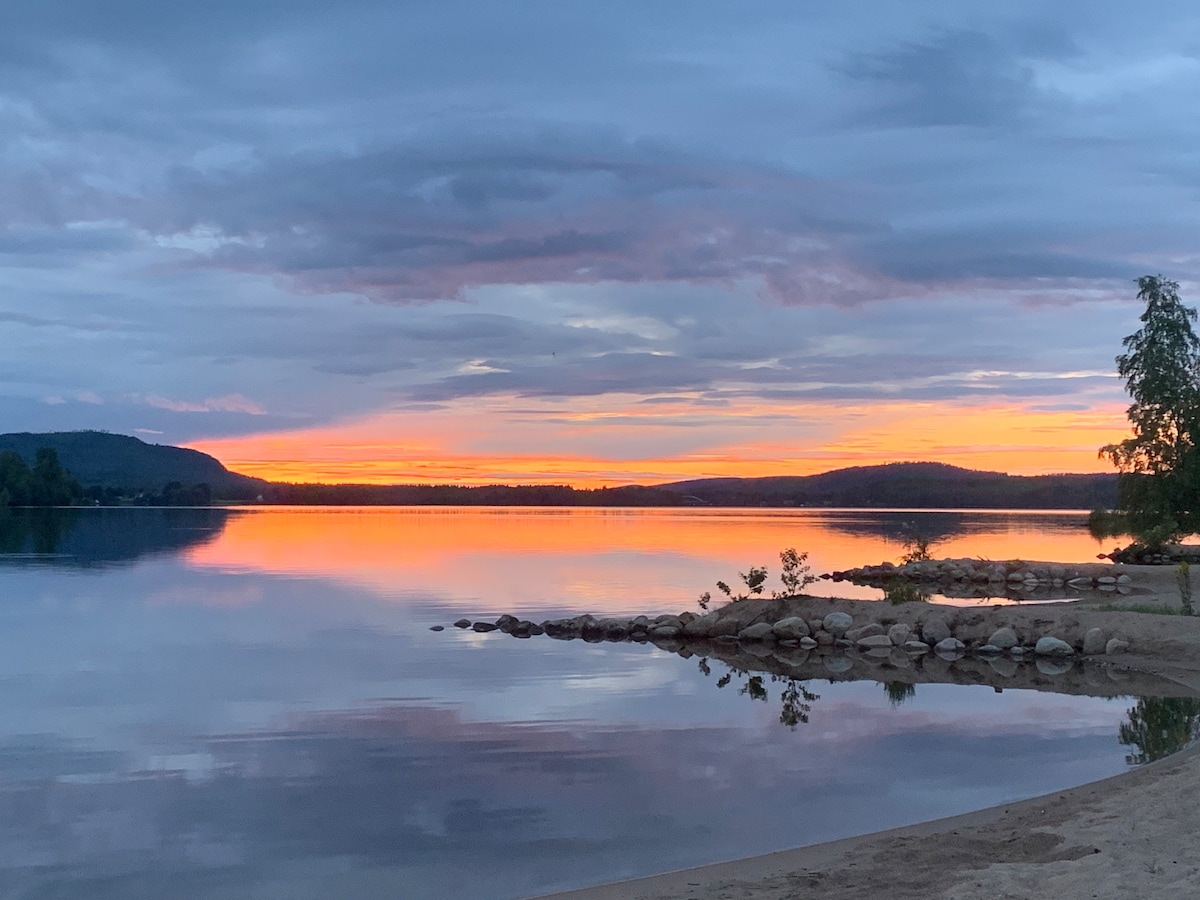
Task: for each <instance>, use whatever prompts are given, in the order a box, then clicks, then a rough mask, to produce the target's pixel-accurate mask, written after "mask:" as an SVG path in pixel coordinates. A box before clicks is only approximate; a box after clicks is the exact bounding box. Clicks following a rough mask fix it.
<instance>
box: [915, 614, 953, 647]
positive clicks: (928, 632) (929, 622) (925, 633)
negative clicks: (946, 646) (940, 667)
mask: <svg viewBox="0 0 1200 900" xmlns="http://www.w3.org/2000/svg"><path fill="white" fill-rule="evenodd" d="M921 637H922V638H923V639H924V641H925V643H927V644H937V643H938V642H939V641H944V640H945V639H946V638H948V637H953V635H952V634H951V633H950V626H949V625H947V624H946V620H945V619H943V618H942V617H941V616H933V617H931V618H929V619H926V620H925V621H924V622H922V623H921Z"/></svg>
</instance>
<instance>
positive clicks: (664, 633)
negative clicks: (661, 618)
mask: <svg viewBox="0 0 1200 900" xmlns="http://www.w3.org/2000/svg"><path fill="white" fill-rule="evenodd" d="M682 631H683V629H682V628H680V627H679V626H678V625H672V624H670V623H664V624H662V625H655V626H654V627H653V628H651V629H650V632H649V634H650V637H651V638H654V639H659V638H673V637H679V635H680V633H681V632H682Z"/></svg>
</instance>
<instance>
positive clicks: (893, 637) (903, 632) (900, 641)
mask: <svg viewBox="0 0 1200 900" xmlns="http://www.w3.org/2000/svg"><path fill="white" fill-rule="evenodd" d="M911 635H912V628H911V626H909V625H906V624H904V623H903V622H897V623H896V624H895V625H893V626H892V627H891V628H889V629H888V630H887V636H888V640H890V641H891V642H892V643H893V644H895V645H896V646H897V647H903V646H904V642H905V641H907V640H908V639H909V637H910V636H911Z"/></svg>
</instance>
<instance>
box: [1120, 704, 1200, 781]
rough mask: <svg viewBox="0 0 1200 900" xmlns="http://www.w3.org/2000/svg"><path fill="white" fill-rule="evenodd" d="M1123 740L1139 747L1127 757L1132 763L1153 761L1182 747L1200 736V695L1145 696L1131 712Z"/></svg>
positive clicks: (1125, 725)
mask: <svg viewBox="0 0 1200 900" xmlns="http://www.w3.org/2000/svg"><path fill="white" fill-rule="evenodd" d="M1127 715H1128V721H1127V722H1125V723H1122V725H1121V729H1120V735H1119V736H1120V741H1121V743H1122V744H1125V745H1127V746H1133V747H1136V748H1137V752H1136V753H1131V754H1130V755H1129V756H1127V757H1126V760H1127V761H1128V762H1129V764H1130V765H1141V764H1142V763H1148V762H1154V761H1155V760H1156V759H1162V758H1163V757H1165V756H1170V755H1171V754H1172V753H1175V752H1177V751H1179V750H1182V749H1183V748H1184V747H1186V746H1187V745H1188V744H1190V743H1191V742H1192V741H1194V740H1196V739H1197V738H1200V699H1197V698H1195V697H1144V698H1142V699H1141V700H1138V702H1137V705H1136V706H1134V707H1133V708H1132V709H1130V710H1129V712H1128V714H1127Z"/></svg>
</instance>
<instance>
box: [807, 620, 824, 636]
mask: <svg viewBox="0 0 1200 900" xmlns="http://www.w3.org/2000/svg"><path fill="white" fill-rule="evenodd" d="M824 627H825V623H824V622H822V621H821V620H820V619H809V620H808V633H809V634H811V635H814V636H815V635H816V633H817V632H818V631H820V630H821V629H822V628H824Z"/></svg>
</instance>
